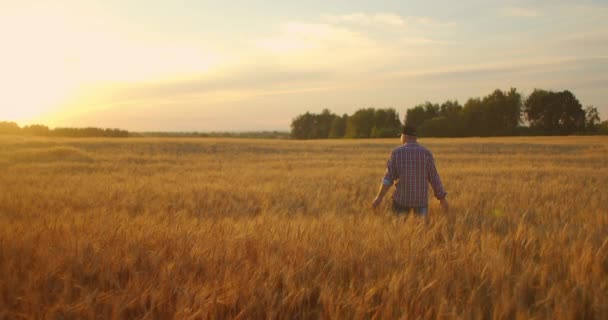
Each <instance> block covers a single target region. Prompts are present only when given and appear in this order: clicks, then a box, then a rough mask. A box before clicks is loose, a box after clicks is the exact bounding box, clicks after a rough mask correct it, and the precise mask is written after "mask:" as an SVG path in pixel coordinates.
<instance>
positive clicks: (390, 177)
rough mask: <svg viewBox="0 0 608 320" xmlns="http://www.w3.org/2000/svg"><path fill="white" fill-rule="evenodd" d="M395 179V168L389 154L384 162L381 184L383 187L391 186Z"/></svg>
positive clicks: (396, 176)
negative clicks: (384, 169) (384, 170)
mask: <svg viewBox="0 0 608 320" xmlns="http://www.w3.org/2000/svg"><path fill="white" fill-rule="evenodd" d="M397 178H398V175H397V167H396V166H395V163H394V161H393V155H392V154H391V157H390V158H389V159H388V161H387V162H386V174H385V175H384V179H382V184H383V185H385V186H392V185H393V183H394V182H395V180H396V179H397Z"/></svg>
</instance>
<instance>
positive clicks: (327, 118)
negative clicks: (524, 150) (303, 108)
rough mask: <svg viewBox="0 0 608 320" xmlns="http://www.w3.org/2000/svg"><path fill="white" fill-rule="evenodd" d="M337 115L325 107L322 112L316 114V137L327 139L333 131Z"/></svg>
mask: <svg viewBox="0 0 608 320" xmlns="http://www.w3.org/2000/svg"><path fill="white" fill-rule="evenodd" d="M335 118H337V116H336V115H335V114H333V113H331V112H330V111H329V110H328V109H323V111H322V112H321V114H319V115H316V116H315V129H316V130H314V132H315V134H314V139H327V138H329V132H330V131H331V125H332V123H333V121H334V119H335Z"/></svg>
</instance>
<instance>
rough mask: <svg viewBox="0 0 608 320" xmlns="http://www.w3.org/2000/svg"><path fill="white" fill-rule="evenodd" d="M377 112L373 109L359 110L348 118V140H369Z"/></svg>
mask: <svg viewBox="0 0 608 320" xmlns="http://www.w3.org/2000/svg"><path fill="white" fill-rule="evenodd" d="M375 115H376V112H375V110H374V109H373V108H368V109H360V110H357V111H356V112H355V113H354V114H353V115H352V116H350V117H348V121H347V123H346V137H347V138H369V137H370V136H371V133H372V129H373V127H374V117H375Z"/></svg>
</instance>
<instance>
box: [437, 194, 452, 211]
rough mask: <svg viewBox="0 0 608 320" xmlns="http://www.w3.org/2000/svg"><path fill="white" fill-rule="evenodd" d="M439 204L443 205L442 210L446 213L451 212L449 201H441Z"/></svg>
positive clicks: (444, 199)
mask: <svg viewBox="0 0 608 320" xmlns="http://www.w3.org/2000/svg"><path fill="white" fill-rule="evenodd" d="M439 203H440V204H441V208H442V209H443V211H444V212H445V213H448V212H450V204H449V203H448V200H447V199H446V198H443V199H441V200H439Z"/></svg>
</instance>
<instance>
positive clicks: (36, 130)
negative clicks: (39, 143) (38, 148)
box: [21, 124, 51, 136]
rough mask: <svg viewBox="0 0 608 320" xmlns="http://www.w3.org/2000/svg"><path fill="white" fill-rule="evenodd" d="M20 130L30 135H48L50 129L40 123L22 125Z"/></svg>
mask: <svg viewBox="0 0 608 320" xmlns="http://www.w3.org/2000/svg"><path fill="white" fill-rule="evenodd" d="M21 132H23V133H24V134H27V135H32V136H49V135H50V133H51V130H50V129H49V127H47V126H44V125H41V124H33V125H30V126H25V127H23V129H21Z"/></svg>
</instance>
